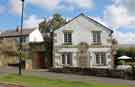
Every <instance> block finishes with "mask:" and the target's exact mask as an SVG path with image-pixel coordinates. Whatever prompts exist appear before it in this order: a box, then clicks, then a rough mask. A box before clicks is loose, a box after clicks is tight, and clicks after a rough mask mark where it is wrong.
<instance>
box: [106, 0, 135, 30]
mask: <svg viewBox="0 0 135 87" xmlns="http://www.w3.org/2000/svg"><path fill="white" fill-rule="evenodd" d="M134 8H135V0H113V4H112V5H109V6H107V7H106V9H105V11H104V20H105V21H106V22H108V23H109V26H111V27H112V28H117V29H118V28H120V27H125V26H126V27H131V26H132V27H135V11H134Z"/></svg>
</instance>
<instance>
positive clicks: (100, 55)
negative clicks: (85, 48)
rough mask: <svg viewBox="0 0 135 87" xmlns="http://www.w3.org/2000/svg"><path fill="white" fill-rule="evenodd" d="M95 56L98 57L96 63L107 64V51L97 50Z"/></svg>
mask: <svg viewBox="0 0 135 87" xmlns="http://www.w3.org/2000/svg"><path fill="white" fill-rule="evenodd" d="M95 58H96V64H97V65H106V53H104V52H96V53H95Z"/></svg>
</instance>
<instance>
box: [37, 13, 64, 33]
mask: <svg viewBox="0 0 135 87" xmlns="http://www.w3.org/2000/svg"><path fill="white" fill-rule="evenodd" d="M65 24H66V20H65V19H64V17H62V16H61V15H60V14H58V13H55V14H54V15H53V18H52V19H50V20H49V21H47V20H46V19H45V20H44V21H43V22H41V23H40V24H39V28H40V31H41V32H45V33H48V32H50V29H53V30H55V29H58V28H60V27H61V26H63V25H65Z"/></svg>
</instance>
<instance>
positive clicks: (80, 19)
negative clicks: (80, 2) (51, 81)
mask: <svg viewBox="0 0 135 87" xmlns="http://www.w3.org/2000/svg"><path fill="white" fill-rule="evenodd" d="M112 33H113V31H112V30H110V29H109V28H107V27H105V26H104V25H102V24H100V23H98V22H97V21H95V20H93V19H91V18H89V17H87V16H85V15H84V14H80V15H79V16H77V17H75V18H74V19H72V20H71V21H70V22H68V23H67V24H66V25H64V26H63V27H61V28H59V29H57V30H56V31H54V45H53V47H54V50H53V53H54V55H53V67H55V68H62V67H65V66H66V67H82V68H112V66H113V57H112V43H111V40H112Z"/></svg>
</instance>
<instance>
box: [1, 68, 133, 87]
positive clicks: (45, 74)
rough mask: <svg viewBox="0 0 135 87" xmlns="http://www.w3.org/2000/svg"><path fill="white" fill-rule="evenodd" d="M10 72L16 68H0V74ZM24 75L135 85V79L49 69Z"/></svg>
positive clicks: (25, 72) (131, 86)
mask: <svg viewBox="0 0 135 87" xmlns="http://www.w3.org/2000/svg"><path fill="white" fill-rule="evenodd" d="M9 73H17V69H16V68H11V67H8V68H0V74H3V75H6V74H9ZM23 74H24V75H33V76H39V77H45V78H49V79H61V80H70V81H81V82H87V83H89V82H97V83H101V84H102V83H103V84H104V83H105V84H113V85H128V86H129V87H135V81H131V80H123V79H114V78H105V77H95V76H83V75H74V74H64V73H54V72H48V70H33V71H24V70H23Z"/></svg>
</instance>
